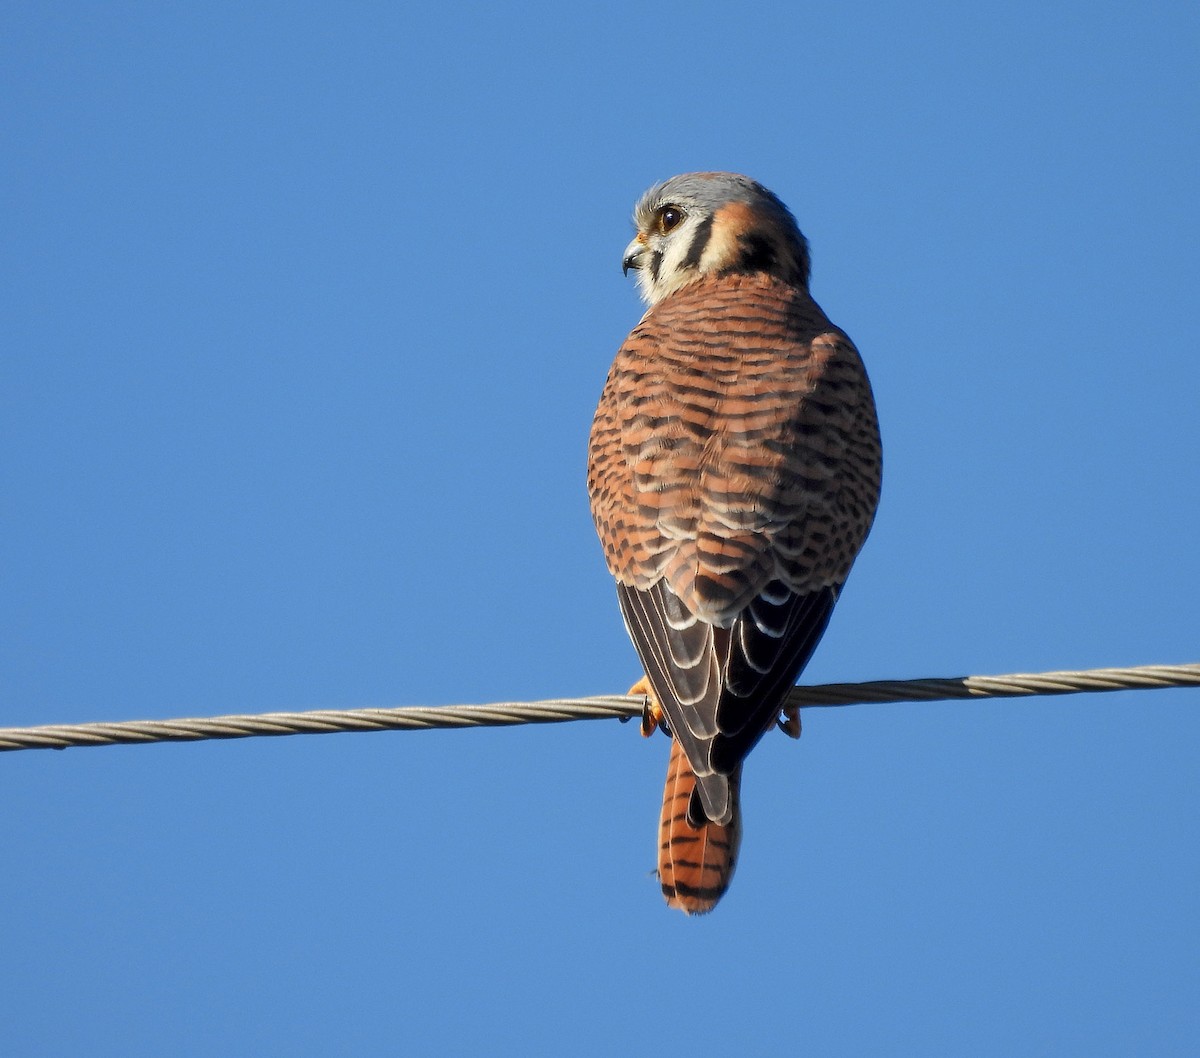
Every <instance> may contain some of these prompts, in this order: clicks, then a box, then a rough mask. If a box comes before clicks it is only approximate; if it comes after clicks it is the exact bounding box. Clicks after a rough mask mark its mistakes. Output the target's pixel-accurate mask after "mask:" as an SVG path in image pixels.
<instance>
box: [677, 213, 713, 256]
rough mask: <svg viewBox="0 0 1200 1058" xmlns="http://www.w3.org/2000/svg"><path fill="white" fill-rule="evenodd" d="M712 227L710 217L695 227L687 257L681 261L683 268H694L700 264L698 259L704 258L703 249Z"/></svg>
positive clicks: (710, 235) (710, 234)
mask: <svg viewBox="0 0 1200 1058" xmlns="http://www.w3.org/2000/svg"><path fill="white" fill-rule="evenodd" d="M712 226H713V218H712V217H711V216H708V217H705V218H704V219H703V220H702V221H701V222H700V223H699V224H697V225H696V234H695V235H693V236H692V244H691V246H689V247H688V252H687V255H686V256H685V257H684V259H683V267H684V268H696V267H697V266H698V265H699V264H700V258H701V257H703V256H704V248H705V247H706V246H707V245H708V240H709V239H710V238H711V237H712Z"/></svg>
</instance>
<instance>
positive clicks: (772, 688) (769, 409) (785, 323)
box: [588, 173, 881, 914]
mask: <svg viewBox="0 0 1200 1058" xmlns="http://www.w3.org/2000/svg"><path fill="white" fill-rule="evenodd" d="M634 224H635V225H636V227H637V235H636V236H635V237H634V239H633V241H632V242H631V243H630V244H629V246H628V247H626V249H625V256H624V260H623V266H624V270H625V271H626V272H628V271H629V270H630V269H634V270H636V272H637V281H638V286H639V287H640V288H641V294H642V297H643V298H644V299H645V300H646V301H647V302H648V303H649V306H650V308H649V309H648V310H647V312H646V314H645V315H644V316H643V317H642V319H641V322H640V323H639V324H638V325H637V326H636V327H635V328H634V329H633V332H632V333H631V334H630V335H629V337H628V338H627V339H626V340H625V343H624V344H623V345H622V346H621V348H620V350H619V351H618V353H617V357H616V360H615V361H614V362H613V365H612V370H611V371H610V372H609V375H608V380H607V382H606V383H605V386H604V392H603V393H602V395H601V397H600V406H599V407H598V408H597V409H596V418H595V421H594V422H593V424H592V433H591V440H590V444H589V459H588V491H589V493H590V494H591V501H592V514H593V516H594V518H595V521H596V529H597V531H598V532H599V534H600V540H601V543H602V544H603V545H604V554H605V558H606V560H607V562H608V568H609V571H610V572H611V573H612V574H613V576H614V577H615V578H616V580H617V598H618V601H619V602H620V606H621V612H622V614H623V615H624V618H625V626H626V628H627V629H628V630H629V635H630V637H631V638H632V639H633V643H634V646H635V647H636V648H637V652H638V655H639V656H640V658H641V661H642V665H643V667H644V668H645V670H646V679H645V680H642V681H639V683H638V685H637V686H635V688H634V690H633V692H631V693H639V692H647V693H648V694H649V697H650V700H651V705H650V707H649V708H648V710H647V715H646V717H645V719H644V721H643V731H645V732H646V733H649V732H651V731H653V729H654V726H655V724H656V722H657V721H658V719H659V718H661V717H663V716H664V714H665V720H666V724H667V726H668V727H669V730H670V734H671V735H672V736H673V737H672V744H671V758H670V762H669V764H668V769H667V786H666V791H665V794H664V798H663V808H662V817H661V821H660V851H659V867H658V870H659V880H660V881H661V883H662V890H663V895H664V896H665V897H666V898H667V903H668V904H669V905H670V906H672V907H678V908H680V909H681V910H683V911H685V912H687V913H689V914H694V913H699V912H704V911H710V910H711V909H712V908H713V906H714V905H715V904H716V902H717V901H718V900H719V899H720V898H721V896H722V894H723V893H724V892H725V890H726V889H727V888H728V887H729V881H730V878H731V877H732V875H733V869H734V866H735V863H736V860H737V852H738V845H739V842H740V838H741V820H740V813H739V808H738V789H739V785H740V782H741V774H742V761H743V760H744V759H745V757H746V755H747V754H748V753H749V752H750V750H751V749H753V748H754V746H755V745H756V744H757V742H758V740H759V739H760V738H762V736H763V735H764V734H765V733H766V731H767V730H768V729H769V728H771V727H772V726H773V725H774V724H775V723H776V721H778V720H779V719H780V712H781V710H783V709H784V707H785V702H786V698H787V695H788V692H789V691H790V690H791V688H792V686H793V684H794V683H795V681H796V678H797V676H799V674H800V671H801V670H802V669H803V668H804V666H805V664H806V663H807V661H808V659H809V656H810V655H811V654H812V652H813V649H814V648H815V647H816V645H817V641H818V640H819V639H820V638H821V634H822V633H823V632H824V631H825V626H826V624H827V623H828V621H829V615H830V613H831V612H832V610H833V604H834V602H835V601H836V600H837V597H838V593H839V591H840V590H841V587H842V584H843V583H844V582H845V580H846V575H847V574H848V573H849V572H850V566H851V565H852V563H853V562H854V558H855V556H856V555H857V554H858V551H859V548H861V547H862V545H863V541H864V540H865V539H866V537H867V532H868V531H869V529H870V528H871V522H872V520H873V519H874V517H875V508H876V505H877V503H878V500H879V485H880V471H881V461H880V445H879V427H878V424H877V421H876V418H875V405H874V401H873V399H872V396H871V386H870V383H869V382H868V380H867V374H866V371H865V370H864V368H863V364H862V361H861V360H860V359H859V355H858V352H857V350H856V349H855V348H854V345H853V344H852V343H851V341H850V339H849V338H847V337H846V335H845V334H844V333H843V332H842V331H841V330H839V329H838V328H837V327H835V326H834V325H833V324H832V323H830V322H829V320H828V318H826V316H825V313H824V312H822V311H821V308H820V306H818V305H817V303H816V302H815V301H813V299H812V297H811V296H810V295H809V292H808V276H809V257H808V243H807V242H806V240H805V238H804V236H803V235H801V233H800V231H799V229H798V228H797V227H796V222H795V220H794V219H793V217H792V215H791V213H790V212H788V209H787V207H786V206H785V205H784V204H783V203H782V202H781V201H780V200H779V199H778V198H776V197H775V195H773V194H772V193H771V192H770V191H768V190H767V189H766V188H765V187H763V186H762V185H761V184H758V183H756V182H755V181H753V180H750V179H748V178H747V177H744V176H739V175H737V174H734V173H691V174H687V175H684V176H676V177H674V178H673V179H671V180H668V181H667V182H666V183H663V184H659V185H658V186H656V187H652V188H651V189H650V190H649V191H647V192H646V193H645V195H643V196H642V198H641V200H640V201H639V202H638V204H637V207H636V209H635V210H634ZM781 726H784V728H785V730H790V731H791V733H793V734H798V733H799V719H798V717H797V716H796V715H795V714H794V713H791V714H789V716H788V720H787V722H786V723H783V724H782V725H781Z"/></svg>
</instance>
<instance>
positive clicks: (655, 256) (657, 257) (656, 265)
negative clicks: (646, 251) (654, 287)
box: [650, 250, 663, 283]
mask: <svg viewBox="0 0 1200 1058" xmlns="http://www.w3.org/2000/svg"><path fill="white" fill-rule="evenodd" d="M662 259H663V255H662V251H660V250H655V251H654V252H653V253H652V254H650V279H651V280H652V281H653V282H655V283H657V282H658V270H659V269H660V268H662Z"/></svg>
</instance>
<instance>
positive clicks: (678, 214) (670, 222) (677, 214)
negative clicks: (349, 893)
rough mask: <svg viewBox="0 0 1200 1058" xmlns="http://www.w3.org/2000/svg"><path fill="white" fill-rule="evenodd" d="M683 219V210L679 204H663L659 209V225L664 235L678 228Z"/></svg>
mask: <svg viewBox="0 0 1200 1058" xmlns="http://www.w3.org/2000/svg"><path fill="white" fill-rule="evenodd" d="M681 220H683V210H681V209H680V208H679V207H678V206H663V208H662V209H660V210H659V211H658V226H659V228H660V229H662V233H663V234H664V235H666V234H667V232H669V231H672V230H673V229H675V228H678V227H679V222H680V221H681Z"/></svg>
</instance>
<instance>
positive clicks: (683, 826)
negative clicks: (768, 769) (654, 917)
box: [658, 739, 742, 915]
mask: <svg viewBox="0 0 1200 1058" xmlns="http://www.w3.org/2000/svg"><path fill="white" fill-rule="evenodd" d="M741 781H742V769H741V765H739V766H738V768H737V770H736V771H735V772H734V773H733V774H732V775H730V776H729V802H730V808H731V810H732V813H733V814H732V818H731V819H730V821H729V823H728V824H726V825H725V826H722V825H721V824H719V823H710V822H704V823H702V825H701V826H699V827H694V826H692V825H691V823H689V822H688V804H689V802H691V801H692V800H693V798H694V796H695V794H694V791H695V789H696V776H695V774H694V773H693V772H692V767H691V765H690V764H688V760H687V756H686V755H685V754H684V752H683V748H682V747H681V746H680V745H679V743H678V742H677V741H676V740H675V739H671V759H670V761H669V762H668V764H667V786H666V789H665V790H664V791H663V807H662V817H661V819H660V821H659V842H660V843H659V849H658V879H659V881H660V882H661V883H662V891H663V896H665V897H666V898H667V904H668V906H670V907H677V908H679V910H680V911H682V912H684V913H685V914H688V915H701V914H704V912H706V911H711V910H712V909H713V908H714V907H716V906H717V901H718V900H720V899H721V897H722V896H723V895H724V894H725V890H726V889H728V888H729V883H730V881H731V880H732V878H733V869H734V868H735V867H736V866H737V855H738V847H739V845H741V841H742V814H741V809H740V806H739V803H738V802H739V788H740V786H741Z"/></svg>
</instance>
